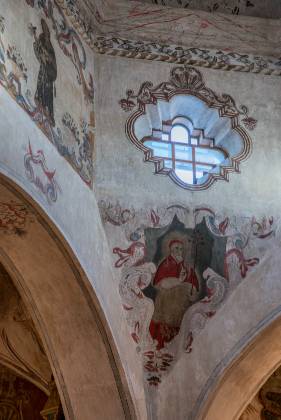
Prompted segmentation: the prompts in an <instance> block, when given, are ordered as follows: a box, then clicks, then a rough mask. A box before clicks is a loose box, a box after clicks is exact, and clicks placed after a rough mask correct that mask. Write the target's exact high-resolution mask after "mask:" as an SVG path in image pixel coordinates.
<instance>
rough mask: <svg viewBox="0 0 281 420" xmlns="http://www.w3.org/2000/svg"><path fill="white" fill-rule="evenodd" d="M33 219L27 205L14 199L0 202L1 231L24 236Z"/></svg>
mask: <svg viewBox="0 0 281 420" xmlns="http://www.w3.org/2000/svg"><path fill="white" fill-rule="evenodd" d="M33 220H34V217H33V215H32V214H31V213H30V211H29V209H28V208H27V207H26V206H25V205H23V204H20V203H16V202H14V201H10V202H0V233H5V234H15V235H18V236H22V235H24V234H26V232H27V227H28V224H29V223H30V222H32V221H33Z"/></svg>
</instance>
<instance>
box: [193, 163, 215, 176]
mask: <svg viewBox="0 0 281 420" xmlns="http://www.w3.org/2000/svg"><path fill="white" fill-rule="evenodd" d="M211 169H212V168H211V167H210V166H205V165H196V178H197V179H199V178H201V177H202V176H204V175H205V174H206V172H209V171H210V170H211Z"/></svg>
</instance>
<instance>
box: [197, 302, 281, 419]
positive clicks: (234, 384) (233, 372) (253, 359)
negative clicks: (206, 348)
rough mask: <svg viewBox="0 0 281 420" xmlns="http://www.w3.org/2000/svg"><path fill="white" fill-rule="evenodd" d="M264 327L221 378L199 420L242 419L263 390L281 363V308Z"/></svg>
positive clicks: (269, 318)
mask: <svg viewBox="0 0 281 420" xmlns="http://www.w3.org/2000/svg"><path fill="white" fill-rule="evenodd" d="M272 315H273V316H269V317H268V320H265V321H264V323H265V324H267V326H266V327H265V328H263V326H264V325H263V326H261V328H260V330H261V331H260V332H259V333H258V335H257V336H256V335H255V337H254V338H253V339H252V340H251V342H250V343H249V344H248V345H247V346H246V348H244V349H243V350H242V351H241V352H240V354H239V355H238V356H237V358H235V359H234V360H233V361H232V362H231V363H230V364H229V367H228V368H227V369H226V371H225V372H224V374H223V375H222V377H221V378H220V379H219V380H218V381H217V383H216V385H215V387H214V389H213V391H212V392H211V393H210V394H209V396H208V398H207V400H206V402H205V404H204V406H203V407H202V410H201V413H200V414H199V416H198V419H201V420H218V419H221V418H227V419H229V420H238V419H239V418H240V415H241V414H242V413H243V411H244V410H245V408H246V407H247V406H248V404H249V403H250V402H251V401H252V399H253V398H254V397H255V395H256V394H257V392H258V391H259V389H260V388H261V387H262V386H263V385H264V383H265V382H266V381H267V379H268V378H269V377H270V376H271V375H272V374H273V372H274V371H275V370H276V369H277V368H278V367H279V366H280V364H281V307H279V308H278V310H277V311H276V310H275V311H274V314H272Z"/></svg>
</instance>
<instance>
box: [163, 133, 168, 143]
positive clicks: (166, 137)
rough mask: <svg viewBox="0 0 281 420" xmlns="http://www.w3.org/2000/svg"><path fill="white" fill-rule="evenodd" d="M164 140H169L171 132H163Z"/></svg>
mask: <svg viewBox="0 0 281 420" xmlns="http://www.w3.org/2000/svg"><path fill="white" fill-rule="evenodd" d="M162 140H164V141H168V140H169V134H167V133H163V134H162Z"/></svg>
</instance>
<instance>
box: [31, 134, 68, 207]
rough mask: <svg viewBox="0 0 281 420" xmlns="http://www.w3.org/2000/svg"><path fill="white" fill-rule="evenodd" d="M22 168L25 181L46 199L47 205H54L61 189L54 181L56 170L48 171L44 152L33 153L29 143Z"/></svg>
mask: <svg viewBox="0 0 281 420" xmlns="http://www.w3.org/2000/svg"><path fill="white" fill-rule="evenodd" d="M24 167H25V173H26V176H27V179H28V180H29V181H30V182H31V183H32V184H34V185H35V187H36V188H37V189H38V190H39V191H40V192H41V193H42V194H43V195H44V196H45V197H46V199H47V201H48V203H49V204H51V203H55V202H56V201H57V198H58V193H59V192H61V189H60V187H59V185H58V183H57V181H56V177H55V173H56V170H53V171H50V170H49V169H48V166H47V163H46V159H45V155H44V152H43V151H42V150H38V151H37V152H36V153H34V152H33V150H32V147H31V144H30V142H29V143H28V150H27V152H26V154H25V156H24Z"/></svg>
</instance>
